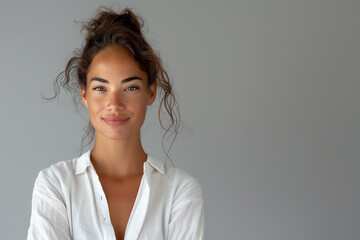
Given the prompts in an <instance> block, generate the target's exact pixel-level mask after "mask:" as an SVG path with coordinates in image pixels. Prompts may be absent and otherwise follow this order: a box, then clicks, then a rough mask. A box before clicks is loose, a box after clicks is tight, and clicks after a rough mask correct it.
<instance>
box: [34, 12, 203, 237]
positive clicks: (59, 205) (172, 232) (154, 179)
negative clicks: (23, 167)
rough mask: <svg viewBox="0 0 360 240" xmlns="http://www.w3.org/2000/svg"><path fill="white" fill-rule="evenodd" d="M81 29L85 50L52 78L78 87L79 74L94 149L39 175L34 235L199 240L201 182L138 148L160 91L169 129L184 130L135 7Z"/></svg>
mask: <svg viewBox="0 0 360 240" xmlns="http://www.w3.org/2000/svg"><path fill="white" fill-rule="evenodd" d="M84 29H85V30H86V32H87V36H86V39H85V41H84V45H83V48H82V49H81V50H80V51H79V52H78V53H76V54H75V56H74V57H73V58H71V59H70V60H69V62H68V64H67V66H66V69H65V71H64V72H63V73H62V74H60V75H59V76H58V78H57V81H56V83H57V84H58V85H57V86H59V85H61V86H63V87H64V88H66V89H68V90H73V89H74V88H72V87H73V86H74V84H73V81H74V79H73V78H72V77H71V76H72V74H71V73H72V72H73V71H75V75H76V77H75V85H76V87H78V91H80V93H81V100H82V102H83V104H84V105H85V106H86V107H87V109H88V112H89V118H90V122H91V128H92V127H93V128H92V129H90V132H87V133H86V135H91V131H92V130H94V133H95V143H94V147H93V148H92V150H91V151H88V152H87V153H85V154H83V155H82V156H81V157H79V158H75V159H73V160H69V161H63V162H59V163H57V164H55V165H52V166H50V167H49V168H47V169H44V170H42V171H41V172H40V173H39V175H38V177H37V179H36V182H35V186H34V191H33V199H32V214H31V221H30V227H29V230H28V239H154V240H158V239H202V238H203V227H204V220H203V200H202V193H201V187H200V186H199V184H198V182H197V181H196V179H194V178H193V177H191V176H189V175H188V174H187V173H185V172H184V171H182V170H179V169H176V168H171V167H168V166H166V165H164V164H163V163H162V162H160V161H158V160H156V159H154V158H152V157H151V156H150V155H147V154H146V153H145V151H144V149H143V147H142V144H141V138H140V128H141V126H142V124H143V122H144V119H145V115H146V108H147V106H149V105H151V104H152V103H153V102H154V100H155V98H156V95H157V88H161V90H163V92H164V94H163V97H162V99H161V101H160V107H161V106H164V107H165V110H166V111H167V113H168V114H169V116H170V123H171V124H170V125H169V126H168V127H167V128H166V129H167V131H169V130H170V129H172V130H173V132H174V133H175V135H176V132H177V129H178V121H177V116H178V114H177V112H174V111H173V109H174V106H176V103H175V102H174V100H175V99H174V95H173V92H172V88H171V85H170V83H169V79H168V76H167V74H166V72H165V71H164V69H163V67H162V65H161V61H160V59H159V57H158V56H157V54H156V53H155V52H154V51H153V50H152V48H151V47H150V46H149V44H148V43H147V42H146V40H145V39H144V37H143V35H142V33H141V19H139V18H138V17H137V16H136V15H135V14H134V13H133V12H132V11H131V10H129V9H125V10H123V11H122V12H121V13H116V12H114V11H112V10H106V9H105V10H104V9H103V10H102V11H100V12H99V13H98V15H97V16H96V17H95V18H94V19H92V20H91V21H90V22H89V23H87V24H85V25H84ZM58 93H59V92H58V90H56V92H55V95H56V96H57V95H58ZM175 109H176V108H175ZM159 117H160V114H159ZM160 122H161V119H160ZM161 123H162V122H161ZM162 126H164V125H163V124H162Z"/></svg>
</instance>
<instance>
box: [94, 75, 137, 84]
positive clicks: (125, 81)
mask: <svg viewBox="0 0 360 240" xmlns="http://www.w3.org/2000/svg"><path fill="white" fill-rule="evenodd" d="M133 80H140V81H141V80H142V78H140V77H136V76H134V77H128V78H125V79H123V80H121V83H127V82H130V81H133ZM91 81H99V82H102V83H109V81H108V80H106V79H103V78H98V77H94V78H92V79H90V82H91Z"/></svg>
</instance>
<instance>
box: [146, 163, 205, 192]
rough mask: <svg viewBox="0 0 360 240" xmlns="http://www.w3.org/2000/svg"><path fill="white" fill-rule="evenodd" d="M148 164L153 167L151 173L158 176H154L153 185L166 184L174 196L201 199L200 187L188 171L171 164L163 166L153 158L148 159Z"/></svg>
mask: <svg viewBox="0 0 360 240" xmlns="http://www.w3.org/2000/svg"><path fill="white" fill-rule="evenodd" d="M148 162H149V163H150V165H151V166H152V167H153V171H152V173H153V174H154V175H156V176H158V178H157V177H155V176H154V177H155V178H156V179H157V180H155V181H154V183H155V184H161V185H163V184H164V182H167V183H168V184H169V185H168V186H169V187H170V188H171V189H172V191H171V192H173V193H174V194H175V195H178V194H179V195H184V196H186V195H188V196H193V197H195V196H197V197H199V198H201V196H202V188H201V185H200V183H199V181H198V179H197V178H195V177H194V176H193V175H191V174H190V173H189V172H188V171H186V170H184V169H182V168H179V167H176V166H174V165H172V164H165V163H163V162H162V161H159V160H156V159H154V158H149V160H148ZM158 181H159V182H158ZM166 185H167V184H166Z"/></svg>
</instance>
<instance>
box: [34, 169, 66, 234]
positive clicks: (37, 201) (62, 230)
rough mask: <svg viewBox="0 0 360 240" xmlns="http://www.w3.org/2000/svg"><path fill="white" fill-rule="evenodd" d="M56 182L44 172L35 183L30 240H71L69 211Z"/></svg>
mask: <svg viewBox="0 0 360 240" xmlns="http://www.w3.org/2000/svg"><path fill="white" fill-rule="evenodd" d="M58 189H59V188H57V187H56V184H55V182H54V181H51V180H50V178H49V177H47V176H46V175H45V174H44V173H43V172H40V173H39V176H38V177H37V179H36V181H35V186H34V191H33V196H32V210H31V219H30V227H29V229H28V236H27V239H28V240H33V239H37V240H42V239H54V240H56V239H61V240H66V239H71V236H70V230H69V229H70V228H69V221H68V217H67V211H66V207H65V204H64V201H63V199H62V196H61V193H60V192H59V190H58Z"/></svg>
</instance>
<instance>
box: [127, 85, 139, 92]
mask: <svg viewBox="0 0 360 240" xmlns="http://www.w3.org/2000/svg"><path fill="white" fill-rule="evenodd" d="M137 89H139V88H138V87H135V86H131V87H128V88H126V89H125V91H134V90H137Z"/></svg>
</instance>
